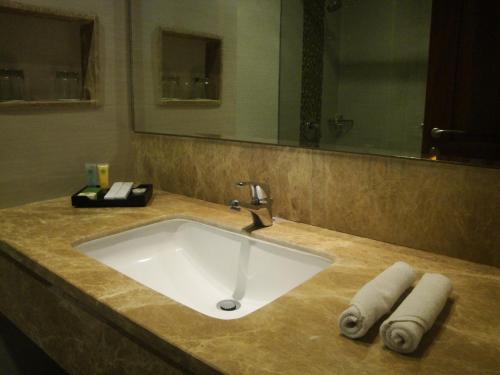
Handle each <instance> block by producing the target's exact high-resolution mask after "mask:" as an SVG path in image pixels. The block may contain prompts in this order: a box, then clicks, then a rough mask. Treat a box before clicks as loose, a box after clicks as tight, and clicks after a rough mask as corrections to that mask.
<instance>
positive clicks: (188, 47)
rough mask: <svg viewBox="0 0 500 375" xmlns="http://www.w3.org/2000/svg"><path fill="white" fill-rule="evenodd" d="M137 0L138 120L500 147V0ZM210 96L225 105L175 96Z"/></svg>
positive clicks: (299, 138)
mask: <svg viewBox="0 0 500 375" xmlns="http://www.w3.org/2000/svg"><path fill="white" fill-rule="evenodd" d="M130 11H131V12H130V14H131V17H130V19H131V25H130V27H131V41H132V48H131V50H132V78H133V97H134V100H133V104H134V114H135V118H134V121H135V130H136V131H139V132H151V133H162V134H174V135H187V136H197V137H210V138H221V139H229V140H241V141H249V142H262V143H271V144H280V145H287V146H298V147H309V148H320V149H327V150H338V151H347V152H358V153H368V154H379V155H392V156H401V157H411V158H426V159H431V160H450V161H460V162H468V163H471V162H473V163H479V164H488V165H494V166H497V165H498V162H499V161H500V155H499V153H500V109H499V105H498V103H499V102H500V97H499V95H500V93H499V90H498V87H500V70H498V69H497V68H496V67H497V66H500V58H499V55H500V52H499V43H498V40H500V37H499V30H500V26H499V23H498V22H496V20H498V19H499V17H500V11H499V6H498V5H496V4H494V3H492V2H477V1H474V0H443V1H439V2H438V1H432V0H407V1H397V2H390V1H385V0H308V1H304V0H286V1H280V0H269V1H266V2H262V1H258V0H237V1H234V0H222V1H217V2H215V1H210V2H207V1H203V0H192V1H190V2H189V3H188V2H185V1H181V0H149V1H139V0H136V1H131V2H130ZM158 30H160V40H161V43H160V45H161V48H157V46H158V43H157V42H155V40H158V35H157V32H158ZM172 30H175V31H174V32H172ZM222 41H223V43H222ZM158 98H160V100H157V99H158ZM204 101H206V102H209V103H210V102H216V103H217V104H220V105H215V106H210V105H209V106H197V105H171V104H172V103H177V104H180V103H193V102H204ZM163 104H169V105H163Z"/></svg>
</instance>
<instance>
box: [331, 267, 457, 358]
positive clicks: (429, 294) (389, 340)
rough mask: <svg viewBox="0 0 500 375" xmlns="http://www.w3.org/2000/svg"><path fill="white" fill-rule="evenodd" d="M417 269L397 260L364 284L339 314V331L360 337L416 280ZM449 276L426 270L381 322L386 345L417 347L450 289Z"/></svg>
mask: <svg viewBox="0 0 500 375" xmlns="http://www.w3.org/2000/svg"><path fill="white" fill-rule="evenodd" d="M415 278H416V274H415V270H414V269H413V268H412V267H411V266H410V265H408V264H407V263H404V262H397V263H395V264H393V265H392V266H391V267H389V268H387V269H386V270H384V271H383V272H382V273H381V274H379V275H378V276H377V277H375V278H374V279H373V280H371V281H369V282H368V283H367V284H365V285H364V286H363V287H362V288H361V289H360V290H359V291H358V292H357V293H356V294H355V295H354V297H353V298H352V300H351V304H350V306H349V308H347V310H345V311H344V312H343V313H342V314H341V315H340V317H339V328H340V331H341V332H342V333H343V334H344V335H346V336H347V337H350V338H359V337H362V336H364V335H365V334H366V332H367V331H368V330H369V329H370V327H371V326H372V325H373V324H374V323H375V322H376V321H377V320H379V319H380V318H381V317H382V316H383V315H385V314H387V313H388V312H389V311H390V309H391V307H392V306H393V305H394V303H396V301H397V300H398V299H399V298H400V297H401V295H402V294H403V292H404V291H405V290H407V289H408V288H409V287H410V286H411V285H412V284H413V282H414V281H415ZM451 289H452V286H451V282H450V280H449V279H448V278H447V277H445V276H443V275H440V274H425V275H424V276H423V277H422V279H421V280H420V282H419V283H418V285H417V286H416V287H415V289H414V290H413V291H412V292H411V293H410V295H409V296H408V297H406V299H405V300H404V301H403V302H402V303H401V305H400V306H399V307H398V308H397V310H396V311H394V313H393V314H392V315H391V316H390V317H389V318H388V319H387V320H385V321H384V322H383V323H382V326H381V328H380V333H381V335H382V337H383V339H384V343H385V345H386V346H387V347H388V348H390V349H392V350H395V351H398V352H401V353H411V352H412V351H414V350H415V349H416V348H417V347H418V344H419V343H420V340H421V339H422V336H423V334H424V333H425V332H427V331H428V330H429V329H430V328H431V327H432V325H433V324H434V321H435V320H436V318H437V316H438V315H439V312H440V311H441V310H442V308H443V307H444V305H445V303H446V300H447V298H448V296H449V294H450V293H451Z"/></svg>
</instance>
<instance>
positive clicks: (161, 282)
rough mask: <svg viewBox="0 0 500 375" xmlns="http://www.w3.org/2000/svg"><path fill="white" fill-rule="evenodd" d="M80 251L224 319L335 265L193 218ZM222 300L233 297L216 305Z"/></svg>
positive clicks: (89, 244) (124, 234)
mask: <svg viewBox="0 0 500 375" xmlns="http://www.w3.org/2000/svg"><path fill="white" fill-rule="evenodd" d="M77 248H78V250H79V251H81V252H82V253H84V254H86V255H88V256H90V257H92V258H95V259H97V260H98V261H100V262H102V263H104V264H106V265H108V266H109V267H111V268H114V269H115V270H117V271H119V272H121V273H123V274H125V275H127V276H129V277H131V278H132V279H134V280H136V281H138V282H140V283H142V284H144V285H146V286H148V287H149V288H151V289H154V290H156V291H157V292H159V293H161V294H164V295H165V296H167V297H169V298H171V299H173V300H175V301H177V302H179V303H181V304H183V305H185V306H188V307H190V308H192V309H194V310H196V311H198V312H200V313H202V314H205V315H208V316H211V317H213V318H218V319H237V318H241V317H243V316H245V315H248V314H250V313H252V312H254V311H256V310H258V309H260V308H261V307H263V306H265V305H267V304H268V303H270V302H272V301H273V300H275V299H276V298H278V297H280V296H282V295H283V294H285V293H287V292H288V291H290V290H291V289H293V288H295V287H297V286H298V285H300V284H302V283H303V282H305V281H306V280H308V279H310V278H311V277H312V276H314V275H315V274H316V273H318V272H320V271H321V270H323V269H324V268H326V267H328V266H329V265H330V264H331V263H332V261H331V260H329V259H326V258H323V257H320V256H316V255H313V254H309V253H306V252H304V251H300V250H297V249H293V248H290V247H286V246H282V245H278V244H274V243H270V242H266V241H262V240H258V239H255V238H253V237H251V236H246V235H242V234H239V233H235V232H231V231H228V230H224V229H220V228H217V227H215V226H211V225H207V224H203V223H200V222H197V221H193V220H187V219H171V220H165V221H162V222H158V223H154V224H150V225H146V226H143V227H139V228H135V229H132V230H128V231H126V232H122V233H118V234H114V235H111V236H107V237H104V238H100V239H97V240H93V241H89V242H85V243H83V244H80V245H78V246H77ZM224 300H230V302H227V303H224V304H223V307H220V306H219V307H218V306H217V304H218V302H220V301H224ZM238 305H239V307H238ZM235 307H238V308H237V309H235V310H232V309H233V308H235ZM222 308H225V309H226V310H224V309H222Z"/></svg>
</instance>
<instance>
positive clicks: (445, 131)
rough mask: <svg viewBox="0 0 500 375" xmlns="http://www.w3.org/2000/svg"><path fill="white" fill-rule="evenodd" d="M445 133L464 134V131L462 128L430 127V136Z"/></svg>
mask: <svg viewBox="0 0 500 375" xmlns="http://www.w3.org/2000/svg"><path fill="white" fill-rule="evenodd" d="M443 134H444V135H447V134H461V135H464V134H466V132H464V131H463V130H454V129H439V128H432V129H431V137H432V138H439V137H441V135H443Z"/></svg>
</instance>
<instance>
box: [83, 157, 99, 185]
mask: <svg viewBox="0 0 500 375" xmlns="http://www.w3.org/2000/svg"><path fill="white" fill-rule="evenodd" d="M85 174H86V176H87V186H97V185H98V183H97V166H96V165H95V164H94V163H85Z"/></svg>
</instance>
